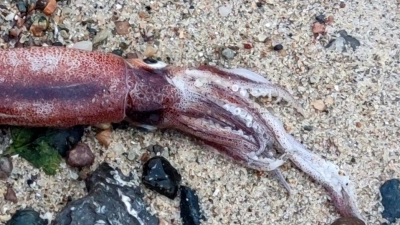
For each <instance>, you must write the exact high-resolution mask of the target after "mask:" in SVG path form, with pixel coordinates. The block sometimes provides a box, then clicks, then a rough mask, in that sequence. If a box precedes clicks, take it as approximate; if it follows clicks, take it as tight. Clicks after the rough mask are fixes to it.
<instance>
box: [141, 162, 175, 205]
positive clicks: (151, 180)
mask: <svg viewBox="0 0 400 225" xmlns="http://www.w3.org/2000/svg"><path fill="white" fill-rule="evenodd" d="M181 179H182V177H181V175H180V174H179V173H178V171H177V170H176V169H175V168H174V167H172V165H171V164H170V163H169V162H168V161H167V160H166V159H165V158H164V157H161V156H156V157H153V158H151V159H149V160H148V161H147V162H146V163H145V164H144V165H143V176H142V182H143V184H144V185H145V186H146V187H147V188H149V189H151V190H153V191H156V192H158V193H160V194H162V195H165V196H167V197H168V198H170V199H174V198H175V197H176V195H177V193H178V186H179V183H180V182H181Z"/></svg>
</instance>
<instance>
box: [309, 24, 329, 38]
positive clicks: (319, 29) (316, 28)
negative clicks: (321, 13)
mask: <svg viewBox="0 0 400 225" xmlns="http://www.w3.org/2000/svg"><path fill="white" fill-rule="evenodd" d="M325 29H326V26H325V24H323V23H320V22H316V23H314V24H313V25H312V28H311V30H312V32H313V34H315V35H316V34H324V33H325Z"/></svg>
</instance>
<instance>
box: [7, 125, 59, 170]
mask: <svg viewBox="0 0 400 225" xmlns="http://www.w3.org/2000/svg"><path fill="white" fill-rule="evenodd" d="M56 134H57V133H56V132H49V130H48V129H46V128H22V127H12V128H11V137H12V140H13V143H12V144H11V145H10V147H9V148H8V149H7V151H6V152H5V154H7V155H15V154H18V155H20V156H21V157H22V158H24V159H26V160H27V161H28V162H30V163H31V164H32V165H33V166H35V167H37V168H42V169H43V171H44V172H45V173H46V174H48V175H55V174H56V173H57V170H58V169H59V166H60V162H61V156H60V154H59V153H58V151H57V149H56V148H55V147H54V145H52V143H54V138H55V135H56Z"/></svg>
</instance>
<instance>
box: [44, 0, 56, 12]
mask: <svg viewBox="0 0 400 225" xmlns="http://www.w3.org/2000/svg"><path fill="white" fill-rule="evenodd" d="M56 8H57V2H56V0H48V1H47V5H46V7H45V8H44V9H43V13H44V14H46V15H51V14H53V12H54V11H55V10H56Z"/></svg>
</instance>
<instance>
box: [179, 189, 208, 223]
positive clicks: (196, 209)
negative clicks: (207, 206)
mask: <svg viewBox="0 0 400 225" xmlns="http://www.w3.org/2000/svg"><path fill="white" fill-rule="evenodd" d="M180 193H181V201H180V204H179V205H180V208H181V218H182V224H183V225H200V224H201V222H202V220H205V217H204V215H203V214H202V213H201V211H200V205H199V197H198V196H197V194H196V192H195V191H194V190H192V189H191V188H189V187H186V186H181V187H180Z"/></svg>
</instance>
